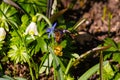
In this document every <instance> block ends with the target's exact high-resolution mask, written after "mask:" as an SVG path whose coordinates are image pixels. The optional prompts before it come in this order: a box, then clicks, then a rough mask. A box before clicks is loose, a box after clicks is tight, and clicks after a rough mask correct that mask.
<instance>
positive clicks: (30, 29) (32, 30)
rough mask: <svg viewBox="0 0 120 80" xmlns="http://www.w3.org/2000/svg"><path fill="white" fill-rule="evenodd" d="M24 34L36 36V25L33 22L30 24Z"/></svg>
mask: <svg viewBox="0 0 120 80" xmlns="http://www.w3.org/2000/svg"><path fill="white" fill-rule="evenodd" d="M25 34H29V35H31V36H33V35H38V31H37V24H36V23H35V22H31V23H30V24H29V26H28V27H27V29H26V31H25Z"/></svg>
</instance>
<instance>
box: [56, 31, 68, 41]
mask: <svg viewBox="0 0 120 80" xmlns="http://www.w3.org/2000/svg"><path fill="white" fill-rule="evenodd" d="M65 33H70V31H68V30H62V29H55V41H56V42H58V43H60V42H61V41H62V39H63V37H64V36H65Z"/></svg>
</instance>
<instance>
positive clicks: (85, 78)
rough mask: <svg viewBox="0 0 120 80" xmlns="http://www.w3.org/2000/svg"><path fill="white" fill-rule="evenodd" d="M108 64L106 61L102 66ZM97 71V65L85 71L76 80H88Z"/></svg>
mask: <svg viewBox="0 0 120 80" xmlns="http://www.w3.org/2000/svg"><path fill="white" fill-rule="evenodd" d="M107 63H108V61H104V62H103V66H105V65H106V64H107ZM98 69H99V64H96V65H95V66H93V67H92V68H90V69H89V70H87V71H86V72H85V73H84V74H83V75H82V76H81V77H80V78H79V79H78V80H88V78H89V77H90V76H92V75H93V74H94V73H95V72H96V71H98Z"/></svg>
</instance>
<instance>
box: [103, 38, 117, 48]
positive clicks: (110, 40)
mask: <svg viewBox="0 0 120 80" xmlns="http://www.w3.org/2000/svg"><path fill="white" fill-rule="evenodd" d="M104 41H105V43H106V44H108V45H111V46H112V47H114V48H115V49H118V45H117V44H116V42H115V41H114V40H112V39H111V38H106V39H105V40H104Z"/></svg>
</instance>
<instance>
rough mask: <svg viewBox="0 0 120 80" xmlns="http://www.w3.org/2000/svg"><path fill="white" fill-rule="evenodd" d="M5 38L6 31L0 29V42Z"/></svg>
mask: <svg viewBox="0 0 120 80" xmlns="http://www.w3.org/2000/svg"><path fill="white" fill-rule="evenodd" d="M5 37H6V31H5V29H4V28H2V27H1V28H0V41H3V40H4V39H5Z"/></svg>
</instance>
